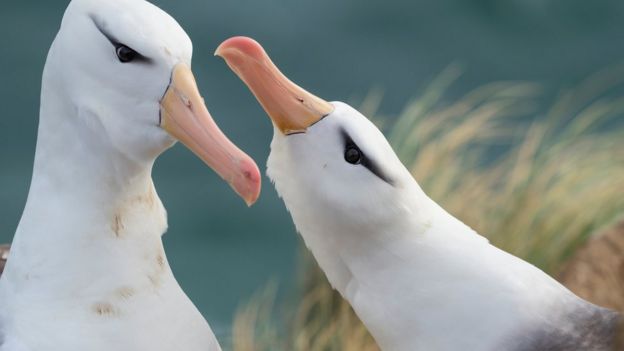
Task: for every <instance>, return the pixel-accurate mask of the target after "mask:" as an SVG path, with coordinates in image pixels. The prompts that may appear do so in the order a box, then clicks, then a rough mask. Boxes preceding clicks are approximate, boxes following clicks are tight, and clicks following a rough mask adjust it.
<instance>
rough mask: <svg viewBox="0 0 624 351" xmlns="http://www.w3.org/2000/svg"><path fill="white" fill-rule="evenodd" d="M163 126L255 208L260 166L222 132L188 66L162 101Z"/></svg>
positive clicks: (173, 79)
mask: <svg viewBox="0 0 624 351" xmlns="http://www.w3.org/2000/svg"><path fill="white" fill-rule="evenodd" d="M160 107H161V110H160V115H161V121H160V126H161V127H162V128H163V129H164V130H166V131H167V132H168V133H169V134H170V135H171V136H173V137H174V138H176V139H177V140H179V141H181V142H182V144H184V145H185V146H186V147H188V148H189V149H191V151H193V152H194V153H195V154H196V155H197V156H199V158H201V159H202V160H203V161H204V162H205V163H206V164H207V165H208V166H209V167H210V168H212V169H213V170H215V172H217V174H219V176H221V178H223V179H224V180H225V181H227V182H228V183H229V184H230V186H231V187H232V188H233V189H234V191H236V193H237V194H238V195H240V196H241V197H242V198H243V199H244V200H245V202H246V203H247V205H248V206H251V205H252V204H253V203H254V202H256V200H257V199H258V196H259V195H260V171H259V170H258V166H257V165H256V163H255V162H254V161H253V160H252V159H251V157H249V156H247V154H245V153H244V152H243V151H241V150H240V149H239V148H238V147H236V145H234V144H233V143H232V142H231V141H230V140H229V139H228V138H227V137H226V136H225V135H224V134H223V132H221V130H220V129H219V127H218V126H217V124H216V123H215V121H214V120H213V119H212V116H211V115H210V113H209V112H208V109H207V108H206V104H205V103H204V99H203V98H202V97H201V95H200V94H199V89H198V88H197V83H196V82H195V77H194V76H193V73H192V72H191V69H190V68H189V67H188V66H187V65H185V64H178V65H177V66H176V67H175V68H174V69H173V72H172V75H171V83H170V84H169V88H167V91H166V92H165V95H164V96H163V98H162V100H161V101H160Z"/></svg>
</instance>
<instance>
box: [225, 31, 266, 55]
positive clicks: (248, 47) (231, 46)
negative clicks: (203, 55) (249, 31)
mask: <svg viewBox="0 0 624 351" xmlns="http://www.w3.org/2000/svg"><path fill="white" fill-rule="evenodd" d="M234 50H235V51H239V52H241V53H243V54H244V55H246V56H249V57H253V58H255V59H258V60H259V59H261V58H263V57H264V56H266V52H265V51H264V49H263V48H262V46H261V45H260V44H259V43H258V42H257V41H255V40H254V39H252V38H249V37H243V36H238V37H232V38H230V39H227V40H225V41H224V42H223V43H221V45H219V47H218V48H217V50H216V51H215V56H221V57H223V58H226V57H225V55H227V52H231V51H234Z"/></svg>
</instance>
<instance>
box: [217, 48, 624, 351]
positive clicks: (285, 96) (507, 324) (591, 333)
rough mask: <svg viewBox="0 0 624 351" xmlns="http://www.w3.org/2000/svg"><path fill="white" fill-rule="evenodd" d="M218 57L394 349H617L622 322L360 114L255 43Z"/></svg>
mask: <svg viewBox="0 0 624 351" xmlns="http://www.w3.org/2000/svg"><path fill="white" fill-rule="evenodd" d="M217 54H219V55H221V56H223V57H224V59H225V60H226V61H227V63H228V64H229V65H230V67H231V68H232V69H233V70H234V71H235V72H236V73H237V74H238V75H239V76H240V77H241V79H243V80H244V81H245V83H247V85H248V86H249V88H250V89H251V90H252V92H253V93H254V94H255V95H256V97H257V98H258V100H259V101H260V103H261V104H262V105H263V107H264V108H265V110H266V111H267V113H268V114H269V115H270V117H271V119H272V120H273V123H274V126H275V128H274V130H275V133H274V137H273V141H272V143H271V154H270V156H269V160H268V163H267V165H268V170H267V173H268V175H269V177H270V178H271V179H272V180H273V182H274V183H275V188H276V189H277V192H278V193H279V195H280V196H281V197H282V198H283V200H284V202H285V204H286V207H287V208H288V210H289V212H290V214H291V216H292V218H293V221H294V223H295V225H296V227H297V230H298V232H299V233H300V234H301V235H302V236H303V239H304V241H305V243H306V245H307V247H308V248H309V249H310V250H311V251H312V253H313V255H314V257H315V258H316V260H317V261H318V263H319V265H320V267H321V268H322V269H323V271H324V272H325V274H326V275H327V278H328V279H329V281H330V283H331V284H332V286H333V287H334V288H335V289H337V290H338V291H339V292H340V293H341V294H342V296H343V297H344V298H346V299H347V300H348V301H349V302H350V303H351V305H352V306H353V308H354V310H355V312H356V313H357V314H358V316H359V317H360V318H361V319H362V321H363V322H364V324H365V325H366V326H367V327H368V329H369V330H370V332H371V333H372V335H373V336H374V337H375V339H376V340H377V342H378V343H379V345H380V346H381V348H382V349H383V350H390V351H397V350H398V351H415V350H425V351H432V350H449V351H453V350H475V351H476V350H492V351H495V350H551V351H554V350H610V349H611V347H612V341H613V337H614V334H615V329H616V327H617V323H618V321H619V318H620V317H619V316H618V315H617V314H616V313H615V312H612V311H609V310H606V309H602V308H600V307H597V306H594V305H592V304H590V303H588V302H586V301H583V300H582V299H580V298H578V297H576V296H575V295H574V294H572V293H571V292H570V291H568V290H567V289H566V288H565V287H563V286H562V285H560V284H559V283H558V282H556V281H555V280H554V279H552V278H551V277H549V276H548V275H546V274H545V273H544V272H542V271H540V270H539V269H538V268H536V267H535V266H533V265H531V264H529V263H527V262H525V261H523V260H521V259H519V258H517V257H514V256H512V255H510V254H508V253H506V252H504V251H502V250H500V249H498V248H496V247H494V246H492V245H491V244H490V243H489V242H488V241H487V240H486V239H485V238H484V237H482V236H480V235H479V234H477V233H476V232H474V231H473V230H472V229H470V228H469V227H467V226H466V225H464V224H463V223H462V222H461V221H459V220H457V219H456V218H454V217H453V216H451V215H450V214H449V213H447V212H446V211H445V210H444V209H442V208H441V207H440V206H438V205H437V204H436V203H435V202H434V201H433V200H431V199H430V198H429V197H428V196H427V195H426V194H425V193H424V192H423V191H422V189H421V188H420V187H419V185H418V184H417V183H416V181H415V180H414V178H413V177H412V175H411V174H410V172H409V171H408V170H407V169H406V168H405V167H404V166H403V165H402V164H401V162H400V161H399V159H398V158H397V156H396V155H395V153H394V152H393V150H392V148H391V147H390V145H389V144H388V142H387V141H386V139H385V138H384V136H383V135H382V133H381V132H380V131H379V130H378V129H377V128H376V127H375V126H374V125H373V124H372V123H371V122H370V121H369V120H368V119H367V118H366V117H364V116H362V115H361V114H360V113H359V112H358V111H356V110H355V109H353V108H351V107H350V106H348V105H346V104H344V103H340V102H334V103H331V104H330V103H327V102H324V103H323V102H319V101H318V100H319V99H318V98H317V97H315V96H313V95H312V94H310V93H308V92H306V91H304V90H303V89H301V88H299V87H298V86H296V85H294V84H293V83H292V82H290V81H289V80H288V79H287V78H286V77H285V76H283V75H282V74H281V73H280V72H279V70H278V69H277V68H276V67H275V66H274V65H273V63H272V62H271V60H270V59H269V57H268V56H267V55H266V53H265V52H264V50H263V49H262V48H261V47H260V45H259V44H258V43H256V42H255V41H253V40H251V39H249V38H240V37H239V38H233V39H229V40H228V41H226V42H224V43H223V44H221V46H220V47H219V49H218V50H217ZM311 102H314V105H313V106H314V108H311V107H310V106H312V104H311ZM318 106H321V107H320V108H319V107H318ZM302 120H304V121H306V123H305V124H301V123H299V122H300V121H302ZM293 125H295V126H296V128H292V127H291V126H293Z"/></svg>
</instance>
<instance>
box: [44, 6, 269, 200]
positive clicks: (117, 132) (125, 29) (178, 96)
mask: <svg viewBox="0 0 624 351" xmlns="http://www.w3.org/2000/svg"><path fill="white" fill-rule="evenodd" d="M191 56H192V44H191V40H190V39H189V37H188V36H187V34H186V33H185V32H184V30H183V29H182V28H181V27H180V25H179V24H178V23H177V22H176V21H175V20H174V19H173V18H171V17H170V16H169V15H168V14H166V13H165V12H164V11H162V10H160V9H159V8H157V7H156V6H154V5H152V4H150V3H148V2H146V1H143V0H107V1H101V0H73V1H72V3H71V4H70V6H69V7H68V9H67V12H66V13H65V16H64V18H63V22H62V25H61V29H60V31H59V33H58V35H57V38H56V40H55V42H54V44H53V46H52V48H51V50H50V53H49V56H48V62H47V64H46V69H45V73H44V83H45V80H46V79H47V80H50V81H53V82H54V84H47V85H46V84H44V92H43V93H44V94H45V93H46V89H47V90H51V89H54V90H55V91H54V92H52V94H55V95H56V96H59V95H60V96H61V97H62V98H63V100H68V101H70V102H71V107H69V110H70V111H72V112H73V113H66V114H72V115H76V116H77V119H78V121H71V122H70V123H74V124H75V123H80V124H81V125H83V126H87V128H89V129H91V130H96V132H95V134H96V135H97V136H98V139H101V140H102V142H103V143H106V144H107V145H109V146H111V147H112V148H113V149H114V150H115V151H116V152H118V153H119V154H122V155H123V157H125V158H127V159H129V160H132V161H134V162H137V163H150V162H153V160H154V159H155V158H156V157H157V156H158V155H159V154H160V153H162V152H163V151H164V150H165V149H167V148H168V147H170V146H171V145H172V144H173V143H174V142H175V140H179V141H181V142H182V143H183V144H184V145H186V146H187V147H188V148H190V149H191V150H192V151H193V152H194V153H195V154H196V155H198V156H199V157H200V158H201V159H202V160H203V161H204V162H206V163H207V164H208V165H209V166H210V167H211V168H213V169H214V170H215V171H216V172H217V173H218V174H219V175H220V176H221V177H222V178H223V179H225V180H226V181H228V182H229V183H230V185H231V186H232V187H233V189H234V190H235V191H236V192H237V193H238V194H239V195H240V196H241V197H243V199H244V200H245V201H246V202H247V203H248V204H251V203H253V202H254V201H255V200H256V199H257V197H258V194H259V191H260V175H259V171H258V168H257V166H256V164H255V163H254V162H253V160H252V159H251V158H250V157H249V156H247V155H246V154H245V153H243V152H242V151H241V150H239V149H238V148H237V147H236V146H235V145H234V144H232V143H231V142H230V141H229V140H228V139H227V137H226V136H225V135H224V134H223V133H222V132H221V131H220V130H219V128H218V127H217V125H216V124H215V122H214V121H213V119H212V117H211V116H210V114H209V112H208V109H207V108H206V106H205V103H204V100H203V99H202V97H201V96H200V93H199V90H198V88H197V85H196V82H195V79H194V77H193V74H192V72H191V69H190V67H191ZM53 100H55V101H56V100H61V99H53ZM52 103H53V102H48V104H52ZM45 107H46V106H43V105H42V108H45ZM66 118H69V117H66ZM59 123H67V121H62V122H59Z"/></svg>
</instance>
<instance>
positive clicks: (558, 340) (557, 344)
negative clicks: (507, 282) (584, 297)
mask: <svg viewBox="0 0 624 351" xmlns="http://www.w3.org/2000/svg"><path fill="white" fill-rule="evenodd" d="M558 322H559V323H558ZM623 323H624V317H623V316H622V315H620V314H619V313H617V312H614V311H612V310H609V309H606V308H602V307H599V306H595V305H593V304H591V303H588V302H585V301H582V302H581V303H579V304H578V305H576V306H575V307H574V309H572V310H570V311H569V312H566V313H564V314H563V317H562V318H558V320H557V319H555V320H552V321H547V322H546V323H542V324H536V325H533V326H530V327H529V330H528V331H527V330H526V329H525V330H523V331H522V332H521V333H522V334H518V335H515V336H514V337H512V338H508V339H507V340H506V342H505V343H504V344H506V345H513V346H512V347H503V348H500V350H503V349H505V350H513V351H538V350H539V351H572V350H575V351H621V350H622V349H621V347H622V345H620V346H617V343H618V337H619V333H620V332H621V330H622V329H621V328H622V327H623V326H624V324H623Z"/></svg>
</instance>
